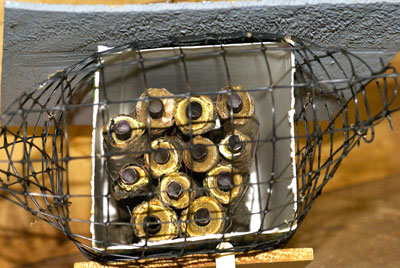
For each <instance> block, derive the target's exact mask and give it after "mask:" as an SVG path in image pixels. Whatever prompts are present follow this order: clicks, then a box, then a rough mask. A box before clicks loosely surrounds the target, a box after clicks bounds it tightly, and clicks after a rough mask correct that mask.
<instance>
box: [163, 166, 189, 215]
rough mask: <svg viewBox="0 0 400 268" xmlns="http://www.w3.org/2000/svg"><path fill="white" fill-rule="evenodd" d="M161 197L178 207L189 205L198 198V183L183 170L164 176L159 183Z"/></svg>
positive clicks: (168, 203) (170, 204)
mask: <svg viewBox="0 0 400 268" xmlns="http://www.w3.org/2000/svg"><path fill="white" fill-rule="evenodd" d="M158 188H159V199H160V200H161V201H162V202H163V203H164V204H166V205H169V206H171V207H173V208H176V209H184V208H186V207H188V206H189V205H190V204H191V203H192V202H193V201H194V199H195V198H196V194H197V186H196V183H195V182H194V181H193V180H192V179H191V178H190V177H189V176H188V175H187V174H185V173H183V172H173V173H170V174H167V175H165V176H163V177H162V178H161V180H160V183H159V186H158Z"/></svg>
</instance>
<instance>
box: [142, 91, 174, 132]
mask: <svg viewBox="0 0 400 268" xmlns="http://www.w3.org/2000/svg"><path fill="white" fill-rule="evenodd" d="M146 96H149V97H150V98H149V101H148V104H149V105H147V102H146V101H138V103H137V104H136V109H135V116H136V118H137V119H138V120H139V121H140V122H142V123H144V124H145V126H146V129H147V127H148V125H147V124H148V119H149V121H150V128H151V134H153V135H158V134H162V133H163V132H164V131H165V130H167V129H168V128H170V127H172V126H173V125H174V123H175V120H174V111H175V106H176V100H175V98H174V94H172V93H171V92H169V91H168V90H167V89H165V88H149V89H147V90H146V92H144V93H143V94H142V95H140V98H144V97H146ZM164 97H167V98H164ZM148 117H149V118H148Z"/></svg>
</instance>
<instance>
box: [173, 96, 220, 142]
mask: <svg viewBox="0 0 400 268" xmlns="http://www.w3.org/2000/svg"><path fill="white" fill-rule="evenodd" d="M174 117H175V121H176V125H177V126H178V128H179V129H180V130H181V131H182V133H183V134H185V135H189V134H190V132H192V135H201V134H204V133H206V132H208V131H210V130H211V129H213V128H214V126H215V118H216V111H215V108H214V104H213V102H212V100H211V99H210V98H209V97H207V96H198V97H190V99H187V98H181V99H179V100H178V103H177V105H176V108H175V113H174ZM190 121H191V124H190Z"/></svg>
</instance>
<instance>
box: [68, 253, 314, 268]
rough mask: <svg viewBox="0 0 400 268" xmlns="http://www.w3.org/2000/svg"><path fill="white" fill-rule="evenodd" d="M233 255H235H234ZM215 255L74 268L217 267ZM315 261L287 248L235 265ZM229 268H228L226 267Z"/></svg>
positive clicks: (246, 256)
mask: <svg viewBox="0 0 400 268" xmlns="http://www.w3.org/2000/svg"><path fill="white" fill-rule="evenodd" d="M232 254H233V253H232ZM216 257H217V255H213V254H196V255H188V256H185V257H183V258H160V259H145V260H138V261H130V262H123V263H113V264H111V265H109V266H107V265H105V266H104V265H101V264H99V263H96V262H77V263H75V265H74V268H118V267H120V268H121V267H123V268H137V267H141V268H142V267H149V268H164V267H188V268H189V267H190V268H196V267H215V258H216ZM313 259H314V252H313V249H312V248H287V249H275V250H271V251H267V252H262V251H250V252H247V253H236V254H235V263H236V266H237V267H243V268H244V267H249V268H250V267H252V268H256V267H260V268H261V267H265V266H266V264H269V266H268V267H291V268H292V267H305V266H306V265H307V264H309V263H310V262H311V261H312V260H313ZM226 268H228V267H226Z"/></svg>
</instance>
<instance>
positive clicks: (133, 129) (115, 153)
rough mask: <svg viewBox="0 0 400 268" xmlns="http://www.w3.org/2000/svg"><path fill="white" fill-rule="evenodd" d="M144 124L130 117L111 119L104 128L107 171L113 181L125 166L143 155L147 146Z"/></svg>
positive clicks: (122, 116) (119, 116) (123, 116)
mask: <svg viewBox="0 0 400 268" xmlns="http://www.w3.org/2000/svg"><path fill="white" fill-rule="evenodd" d="M143 134H144V124H143V123H141V122H140V121H138V120H136V119H134V118H133V117H131V116H128V115H118V116H116V117H114V118H111V119H110V120H109V121H108V122H107V124H106V125H104V127H103V138H104V149H105V152H106V153H107V156H108V157H107V170H108V172H109V174H110V176H111V177H112V179H113V181H115V180H117V179H118V177H119V171H120V170H121V168H122V167H123V166H125V165H126V164H128V163H130V162H134V161H135V159H136V158H138V157H140V156H141V155H142V154H143V150H144V146H145V142H146V139H145V136H144V135H143Z"/></svg>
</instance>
